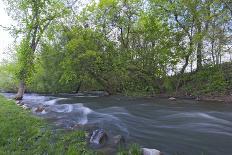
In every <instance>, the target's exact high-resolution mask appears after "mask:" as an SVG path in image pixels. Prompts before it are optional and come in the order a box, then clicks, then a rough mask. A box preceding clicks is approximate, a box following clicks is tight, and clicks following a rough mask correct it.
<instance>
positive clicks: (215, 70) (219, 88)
mask: <svg viewBox="0 0 232 155" xmlns="http://www.w3.org/2000/svg"><path fill="white" fill-rule="evenodd" d="M224 73H225V72H223V70H222V69H221V67H220V66H218V67H205V68H204V69H202V70H201V71H198V72H196V73H191V74H186V75H185V76H184V77H183V78H184V81H185V82H184V83H185V84H184V85H183V86H182V88H181V89H182V90H184V91H186V92H187V93H189V94H193V95H201V94H209V93H210V94H214V93H222V94H223V93H225V92H226V91H227V89H228V82H229V81H227V80H226V78H225V76H224Z"/></svg>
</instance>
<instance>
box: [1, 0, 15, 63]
mask: <svg viewBox="0 0 232 155" xmlns="http://www.w3.org/2000/svg"><path fill="white" fill-rule="evenodd" d="M4 8H5V5H4V3H3V1H2V0H0V25H3V26H10V25H11V23H12V20H11V18H10V17H8V15H7V13H6V11H5V9H4ZM12 41H13V38H12V37H11V36H10V34H9V33H8V32H7V31H5V30H4V29H3V28H2V27H0V62H1V61H2V60H3V59H4V58H7V52H8V47H9V45H10V44H11V43H12Z"/></svg>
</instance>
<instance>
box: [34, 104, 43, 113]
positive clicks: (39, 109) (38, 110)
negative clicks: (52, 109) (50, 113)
mask: <svg viewBox="0 0 232 155" xmlns="http://www.w3.org/2000/svg"><path fill="white" fill-rule="evenodd" d="M43 111H44V112H45V107H43V106H39V107H37V108H36V109H35V112H41V113H42V112H43Z"/></svg>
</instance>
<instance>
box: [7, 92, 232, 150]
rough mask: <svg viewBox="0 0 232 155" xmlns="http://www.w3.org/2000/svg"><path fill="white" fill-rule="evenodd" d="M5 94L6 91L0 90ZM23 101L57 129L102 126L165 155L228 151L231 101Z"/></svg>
mask: <svg viewBox="0 0 232 155" xmlns="http://www.w3.org/2000/svg"><path fill="white" fill-rule="evenodd" d="M4 95H5V96H7V97H10V96H11V95H12V94H4ZM24 102H25V103H26V104H28V106H29V107H31V108H32V109H35V108H36V107H38V105H44V106H46V110H45V111H43V112H42V113H35V112H34V114H36V115H38V116H40V117H43V118H46V119H47V120H49V121H51V122H53V123H54V124H55V125H56V126H57V128H62V129H68V128H73V127H75V126H84V127H87V128H95V129H96V128H102V129H105V130H106V131H107V132H108V133H109V134H110V135H119V134H120V135H123V136H124V137H125V138H126V141H127V142H128V143H138V144H140V145H141V146H143V147H147V148H155V149H158V150H160V151H162V152H164V154H166V155H174V154H180V155H182V154H183V155H202V154H204V155H231V154H232V105H229V104H223V103H211V102H205V103H204V102H199V101H194V100H177V101H170V100H167V99H154V98H135V97H123V96H93V95H90V94H87V95H81V94H79V95H69V94H63V95H59V96H46V95H37V94H26V95H25V97H24Z"/></svg>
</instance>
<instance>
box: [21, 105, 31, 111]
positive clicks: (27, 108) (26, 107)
mask: <svg viewBox="0 0 232 155" xmlns="http://www.w3.org/2000/svg"><path fill="white" fill-rule="evenodd" d="M22 108H23V109H25V110H29V109H30V108H29V107H28V106H27V105H25V104H24V105H22Z"/></svg>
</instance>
